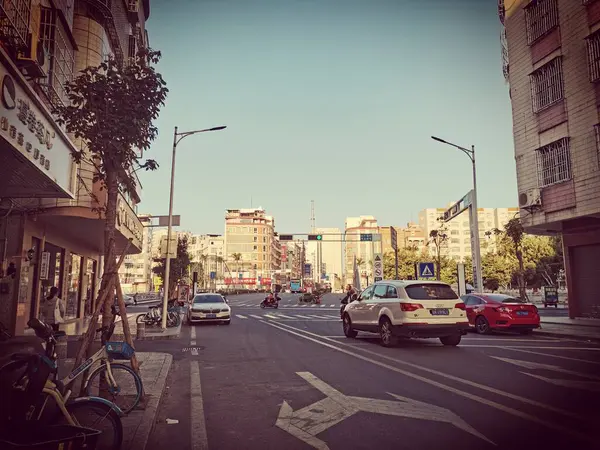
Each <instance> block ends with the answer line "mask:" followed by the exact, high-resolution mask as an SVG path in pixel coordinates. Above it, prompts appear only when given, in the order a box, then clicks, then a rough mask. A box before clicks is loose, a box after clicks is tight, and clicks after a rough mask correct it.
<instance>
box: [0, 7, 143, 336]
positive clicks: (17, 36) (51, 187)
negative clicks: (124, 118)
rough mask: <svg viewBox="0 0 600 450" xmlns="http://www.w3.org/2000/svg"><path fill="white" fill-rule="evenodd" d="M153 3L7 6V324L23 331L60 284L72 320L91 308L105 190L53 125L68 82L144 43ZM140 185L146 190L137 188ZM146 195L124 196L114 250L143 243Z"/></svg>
mask: <svg viewBox="0 0 600 450" xmlns="http://www.w3.org/2000/svg"><path fill="white" fill-rule="evenodd" d="M148 16H149V0H143V1H123V0H114V1H112V2H101V1H97V0H63V1H60V2H48V1H46V0H44V1H41V0H11V1H3V2H0V75H1V78H2V102H0V137H1V139H0V198H1V199H2V200H1V201H0V217H1V218H2V219H0V236H2V241H3V242H2V244H1V245H0V257H1V263H2V269H4V270H6V269H7V268H10V269H11V271H13V270H14V271H16V273H15V276H14V278H13V277H12V276H10V277H5V278H3V279H2V280H1V284H2V289H0V292H1V293H0V321H1V322H2V323H4V324H5V325H6V326H8V328H9V330H10V331H11V332H12V333H14V334H22V333H23V332H24V330H25V328H26V326H27V325H26V324H27V321H28V320H29V319H30V318H33V317H38V315H39V305H40V299H42V298H43V297H44V296H46V295H47V294H48V292H49V290H50V288H51V287H53V286H56V287H57V288H58V290H59V295H60V297H61V298H63V299H64V300H65V302H66V319H67V324H68V323H69V322H74V321H77V320H78V319H81V318H83V317H84V316H85V315H86V314H88V313H89V312H90V311H91V310H92V309H93V302H94V296H95V292H96V290H97V285H98V277H99V275H100V274H101V273H102V267H101V266H102V256H101V255H102V254H103V239H104V235H103V228H104V222H103V219H102V218H99V217H98V212H97V211H98V208H99V207H103V206H104V205H105V202H106V197H105V192H104V191H102V190H101V189H100V184H99V183H94V181H93V177H94V170H95V169H94V167H93V166H92V165H91V164H88V163H81V164H76V163H74V162H73V160H72V157H71V154H72V152H73V151H74V150H78V149H81V148H82V143H81V142H80V141H77V140H74V139H71V137H70V136H68V135H67V134H66V133H65V132H64V131H63V130H62V129H61V128H60V127H59V126H58V125H57V123H56V121H55V118H54V117H53V116H52V113H51V111H52V108H53V107H54V106H56V105H59V104H61V103H63V102H65V101H67V100H66V99H67V96H66V92H65V88H64V86H65V83H66V82H67V81H70V80H72V79H73V76H74V74H76V73H78V72H79V71H80V70H82V69H84V68H85V67H87V66H88V65H98V64H99V63H100V62H101V60H102V59H103V58H104V57H105V56H106V55H107V54H109V53H112V54H114V55H115V56H116V57H117V58H118V59H121V60H124V58H127V57H128V56H129V55H130V53H129V52H130V51H135V50H136V48H138V47H139V46H145V45H147V34H146V32H145V29H144V24H145V21H146V20H147V19H148ZM138 188H140V186H139V184H138ZM139 200H140V193H139V191H138V192H134V193H132V194H131V195H120V196H119V199H118V210H119V213H118V221H117V229H118V230H117V235H116V244H117V251H121V250H123V249H124V248H125V246H126V244H127V243H128V242H129V241H130V240H131V242H132V245H131V247H130V248H129V252H130V253H139V252H140V251H141V250H142V246H143V243H142V241H143V228H142V224H141V223H140V221H139V220H138V218H137V216H136V204H137V203H138V202H139Z"/></svg>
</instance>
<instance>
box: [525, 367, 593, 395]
mask: <svg viewBox="0 0 600 450" xmlns="http://www.w3.org/2000/svg"><path fill="white" fill-rule="evenodd" d="M521 373H522V374H523V375H529V376H530V377H533V378H537V379H538V380H542V381H545V382H546V383H550V384H554V385H556V386H562V387H567V388H575V389H583V390H586V391H592V392H600V383H599V382H597V381H578V380H559V379H556V378H547V377H543V376H541V375H534V374H532V373H527V372H521Z"/></svg>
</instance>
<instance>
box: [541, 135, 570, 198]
mask: <svg viewBox="0 0 600 450" xmlns="http://www.w3.org/2000/svg"><path fill="white" fill-rule="evenodd" d="M536 160H537V172H538V183H539V186H540V187H546V186H550V185H552V184H556V183H561V182H563V181H567V180H570V179H571V177H572V176H571V152H570V149H569V138H562V139H560V140H558V141H555V142H552V143H551V144H548V145H545V146H544V147H541V148H539V149H538V150H537V152H536Z"/></svg>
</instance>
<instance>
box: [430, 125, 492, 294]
mask: <svg viewBox="0 0 600 450" xmlns="http://www.w3.org/2000/svg"><path fill="white" fill-rule="evenodd" d="M431 139H433V140H434V141H438V142H441V143H442V144H447V145H450V146H452V147H454V148H457V149H459V150H460V151H461V152H463V153H464V154H465V155H467V156H468V157H469V159H470V160H471V164H472V166H473V199H472V201H471V211H472V214H471V220H472V225H473V228H474V230H473V231H472V232H473V235H474V236H473V242H472V245H473V247H474V248H472V249H471V251H472V253H473V264H474V265H475V267H474V268H473V269H474V270H473V278H474V282H475V285H476V286H475V288H476V289H483V277H482V275H481V249H480V243H479V214H478V212H477V171H476V168H475V146H474V145H472V146H471V149H468V148H464V147H461V146H460V145H456V144H453V143H451V142H448V141H445V140H444V139H440V138H439V137H435V136H431Z"/></svg>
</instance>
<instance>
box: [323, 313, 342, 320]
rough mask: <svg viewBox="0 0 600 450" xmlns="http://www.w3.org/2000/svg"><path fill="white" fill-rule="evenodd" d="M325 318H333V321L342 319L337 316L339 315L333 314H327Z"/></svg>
mask: <svg viewBox="0 0 600 450" xmlns="http://www.w3.org/2000/svg"><path fill="white" fill-rule="evenodd" d="M323 317H331V318H332V319H340V316H337V315H336V316H334V315H333V314H325V315H324V316H323ZM340 320H341V319H340Z"/></svg>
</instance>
